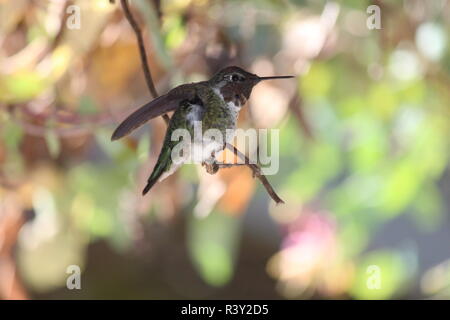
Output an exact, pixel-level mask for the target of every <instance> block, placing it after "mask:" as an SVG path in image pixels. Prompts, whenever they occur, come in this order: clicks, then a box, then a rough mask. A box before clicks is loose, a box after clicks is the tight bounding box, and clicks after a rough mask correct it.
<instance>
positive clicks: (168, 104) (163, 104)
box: [111, 83, 196, 140]
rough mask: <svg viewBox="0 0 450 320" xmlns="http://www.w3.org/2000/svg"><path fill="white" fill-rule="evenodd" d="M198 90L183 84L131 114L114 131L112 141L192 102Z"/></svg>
mask: <svg viewBox="0 0 450 320" xmlns="http://www.w3.org/2000/svg"><path fill="white" fill-rule="evenodd" d="M195 94H196V90H195V86H194V84H193V83H189V84H182V85H181V86H178V87H176V88H174V89H172V90H171V91H169V92H168V93H167V94H165V95H162V96H159V97H158V98H156V99H154V100H152V101H150V102H149V103H147V104H145V105H143V106H142V107H140V108H139V109H137V110H136V111H134V112H133V113H132V114H130V115H129V116H128V117H127V118H126V119H125V120H124V121H122V123H121V124H120V125H119V126H118V127H117V128H116V130H115V131H114V133H113V135H112V137H111V140H117V139H120V138H122V137H123V136H126V135H127V134H129V133H130V132H131V131H133V130H134V129H136V128H138V127H140V126H141V125H143V124H144V123H145V122H147V121H148V120H150V119H153V118H155V117H158V116H160V115H163V114H164V113H167V112H169V111H173V110H175V109H177V108H178V106H179V105H180V102H181V101H183V100H192V99H194V98H195Z"/></svg>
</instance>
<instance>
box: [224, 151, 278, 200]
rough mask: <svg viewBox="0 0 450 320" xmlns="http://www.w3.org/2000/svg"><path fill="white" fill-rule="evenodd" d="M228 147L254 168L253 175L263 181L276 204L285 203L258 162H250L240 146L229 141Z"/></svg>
mask: <svg viewBox="0 0 450 320" xmlns="http://www.w3.org/2000/svg"><path fill="white" fill-rule="evenodd" d="M226 147H227V149H229V150H230V151H233V153H234V154H235V155H236V156H237V157H239V158H240V159H241V160H243V161H244V162H245V165H247V166H248V167H249V168H250V169H251V170H252V172H253V176H254V177H257V178H258V179H259V181H261V183H262V184H263V186H264V188H266V191H267V193H268V194H269V196H270V197H271V198H272V199H273V201H275V203H276V204H280V203H284V201H283V200H281V198H280V197H279V196H278V195H277V193H276V192H275V190H273V188H272V185H271V184H270V182H269V180H267V178H266V176H265V175H263V174H262V173H261V168H260V167H259V166H258V165H257V164H254V163H250V160H249V159H248V157H247V156H246V155H245V154H243V153H242V152H240V151H239V150H238V148H236V147H235V146H233V145H232V144H230V143H227V144H226Z"/></svg>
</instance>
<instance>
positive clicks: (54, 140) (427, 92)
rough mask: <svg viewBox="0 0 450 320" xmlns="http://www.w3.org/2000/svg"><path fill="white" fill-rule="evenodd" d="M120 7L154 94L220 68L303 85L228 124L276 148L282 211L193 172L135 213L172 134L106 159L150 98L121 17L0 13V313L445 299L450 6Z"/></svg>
mask: <svg viewBox="0 0 450 320" xmlns="http://www.w3.org/2000/svg"><path fill="white" fill-rule="evenodd" d="M371 4H376V5H378V6H379V8H380V9H381V29H374V30H369V29H368V28H367V26H366V22H367V19H368V18H369V17H370V15H371V14H372V13H367V11H366V10H367V7H368V6H369V5H371ZM71 5H76V6H78V7H79V8H80V23H81V24H80V29H70V28H68V27H67V23H71V22H72V23H73V20H70V19H74V18H73V14H74V11H72V10H71V9H69V10H68V8H69V7H70V6H71ZM130 6H131V8H132V10H133V14H134V15H135V17H136V19H137V21H138V22H139V25H140V26H141V28H142V30H143V35H144V39H145V45H146V48H147V54H148V60H149V64H150V68H151V71H152V74H153V76H154V79H155V84H156V87H157V89H158V91H159V93H165V92H167V91H168V90H169V89H170V88H172V87H174V86H176V85H178V84H181V83H184V82H191V81H199V80H204V79H207V78H209V77H210V76H211V75H212V74H214V72H216V71H217V70H218V69H220V68H221V67H224V66H227V65H232V64H233V65H239V66H241V67H243V68H245V69H247V70H249V71H252V72H255V73H257V74H260V75H281V74H294V75H297V76H298V77H297V78H296V80H292V81H286V80H283V81H271V82H265V83H261V84H260V85H258V86H257V87H256V88H255V90H254V91H253V94H252V98H251V99H250V101H249V103H248V105H247V107H246V108H245V109H243V111H242V112H241V116H240V122H239V126H240V127H242V128H251V127H255V128H276V129H279V130H280V143H279V152H280V170H279V172H278V173H277V174H276V175H273V176H269V177H268V178H269V180H270V181H271V183H272V185H273V186H274V188H275V190H276V191H277V192H278V193H279V194H280V196H281V197H282V198H283V199H284V200H285V202H286V204H285V205H281V206H275V205H274V204H273V202H272V201H271V200H270V199H269V198H268V196H267V194H266V193H265V190H264V189H263V188H262V186H261V185H260V184H259V182H258V181H257V180H254V179H253V178H252V176H251V172H250V170H249V169H248V168H232V169H224V170H221V171H220V172H219V173H218V174H217V175H214V176H211V175H208V174H207V173H205V172H204V170H203V169H202V168H199V167H196V166H194V165H187V166H185V167H183V169H182V170H180V171H179V172H178V173H177V174H176V175H174V176H172V177H170V178H169V179H167V180H165V181H164V182H163V183H160V184H158V185H157V186H156V187H155V188H154V189H153V190H152V192H151V193H150V195H148V196H146V197H142V196H141V190H142V188H143V186H144V183H145V180H146V179H147V177H148V175H149V173H150V171H151V169H152V167H153V165H154V163H155V160H156V156H157V155H158V152H159V150H160V146H161V140H162V138H163V136H164V132H165V124H164V122H163V120H162V119H161V118H158V119H154V120H151V121H150V122H149V124H148V125H146V126H144V127H143V128H141V129H140V130H138V131H137V132H135V133H133V134H132V136H130V137H128V138H126V139H123V140H120V141H116V142H114V143H113V142H111V141H110V135H111V133H112V131H113V129H114V127H115V126H116V125H117V124H118V123H119V122H120V121H121V120H123V118H124V117H125V116H126V115H128V114H129V113H130V112H131V111H132V110H134V109H136V108H137V107H139V106H141V105H142V104H144V103H146V102H147V101H149V100H151V99H152V97H151V95H150V94H149V91H148V89H147V87H146V84H145V80H144V77H143V71H142V67H141V62H140V59H139V52H138V49H137V44H136V38H135V34H134V33H133V31H132V29H131V28H130V25H129V23H128V21H127V20H126V19H125V18H124V16H123V11H122V8H121V6H120V1H116V3H115V4H114V3H110V2H109V1H108V0H95V1H94V0H67V1H66V0H32V1H30V0H14V1H13V0H9V1H8V0H0V43H1V49H0V137H1V139H0V298H3V299H21V298H24V299H26V298H28V299H77V298H82V299H99V298H122V299H131V298H138V299H184V298H189V299H212V298H215V299H223V298H231V299H242V298H250V299H268V298H272V299H297V298H300V299H329V298H338V299H392V298H437V299H447V298H450V220H449V218H450V210H449V208H450V172H449V166H448V164H449V146H450V144H449V137H450V117H449V116H450V109H449V108H450V90H449V89H450V50H449V45H448V40H449V36H450V1H446V0H436V1H425V0H424V1H418V0H407V1H406V0H405V1H399V0H395V1H394V0H391V1H388V0H380V1H364V0H352V1H350V0H349V1H307V0H283V1H282V0H279V1H277V0H245V1H237V0H235V1H233V0H230V1H212V0H209V1H208V0H133V1H131V3H130ZM69 265H78V266H80V267H81V270H82V276H81V290H68V289H67V288H66V279H67V277H68V276H69V274H67V273H66V271H67V267H68V266H69ZM374 270H375V271H374ZM374 272H375V273H377V272H379V275H380V277H381V280H380V283H379V284H380V286H379V288H375V289H374V288H373V286H371V285H370V283H372V284H373V282H371V281H373V278H371V276H373V275H374V274H375V273H374ZM371 279H372V280H371Z"/></svg>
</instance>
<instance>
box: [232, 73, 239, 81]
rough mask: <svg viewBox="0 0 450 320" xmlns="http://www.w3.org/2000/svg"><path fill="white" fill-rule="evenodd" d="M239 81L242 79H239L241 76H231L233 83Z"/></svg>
mask: <svg viewBox="0 0 450 320" xmlns="http://www.w3.org/2000/svg"><path fill="white" fill-rule="evenodd" d="M239 80H240V78H239V76H238V75H237V74H233V75H232V76H231V81H233V82H237V81H239Z"/></svg>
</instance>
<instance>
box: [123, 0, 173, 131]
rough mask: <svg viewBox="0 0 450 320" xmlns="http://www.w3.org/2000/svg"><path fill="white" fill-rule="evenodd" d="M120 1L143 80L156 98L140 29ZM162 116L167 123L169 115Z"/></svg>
mask: <svg viewBox="0 0 450 320" xmlns="http://www.w3.org/2000/svg"><path fill="white" fill-rule="evenodd" d="M120 3H121V5H122V8H123V12H124V13H125V17H126V18H127V20H128V22H129V23H130V25H131V27H132V28H133V30H134V33H135V34H136V38H137V42H138V47H139V53H140V56H141V63H142V68H143V69H144V76H145V81H146V82H147V87H148V89H149V90H150V93H151V95H152V96H153V98H154V99H156V98H157V97H158V96H159V95H158V92H157V91H156V88H155V84H154V83H153V78H152V74H151V73H150V68H149V66H148V61H147V53H146V52H145V45H144V39H143V37H142V32H141V29H140V28H139V25H138V24H137V22H136V20H135V19H134V17H133V14H132V13H131V11H130V8H129V6H128V1H127V0H120ZM162 117H163V118H164V121H165V122H166V124H169V120H170V118H169V116H168V115H167V114H163V115H162Z"/></svg>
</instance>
